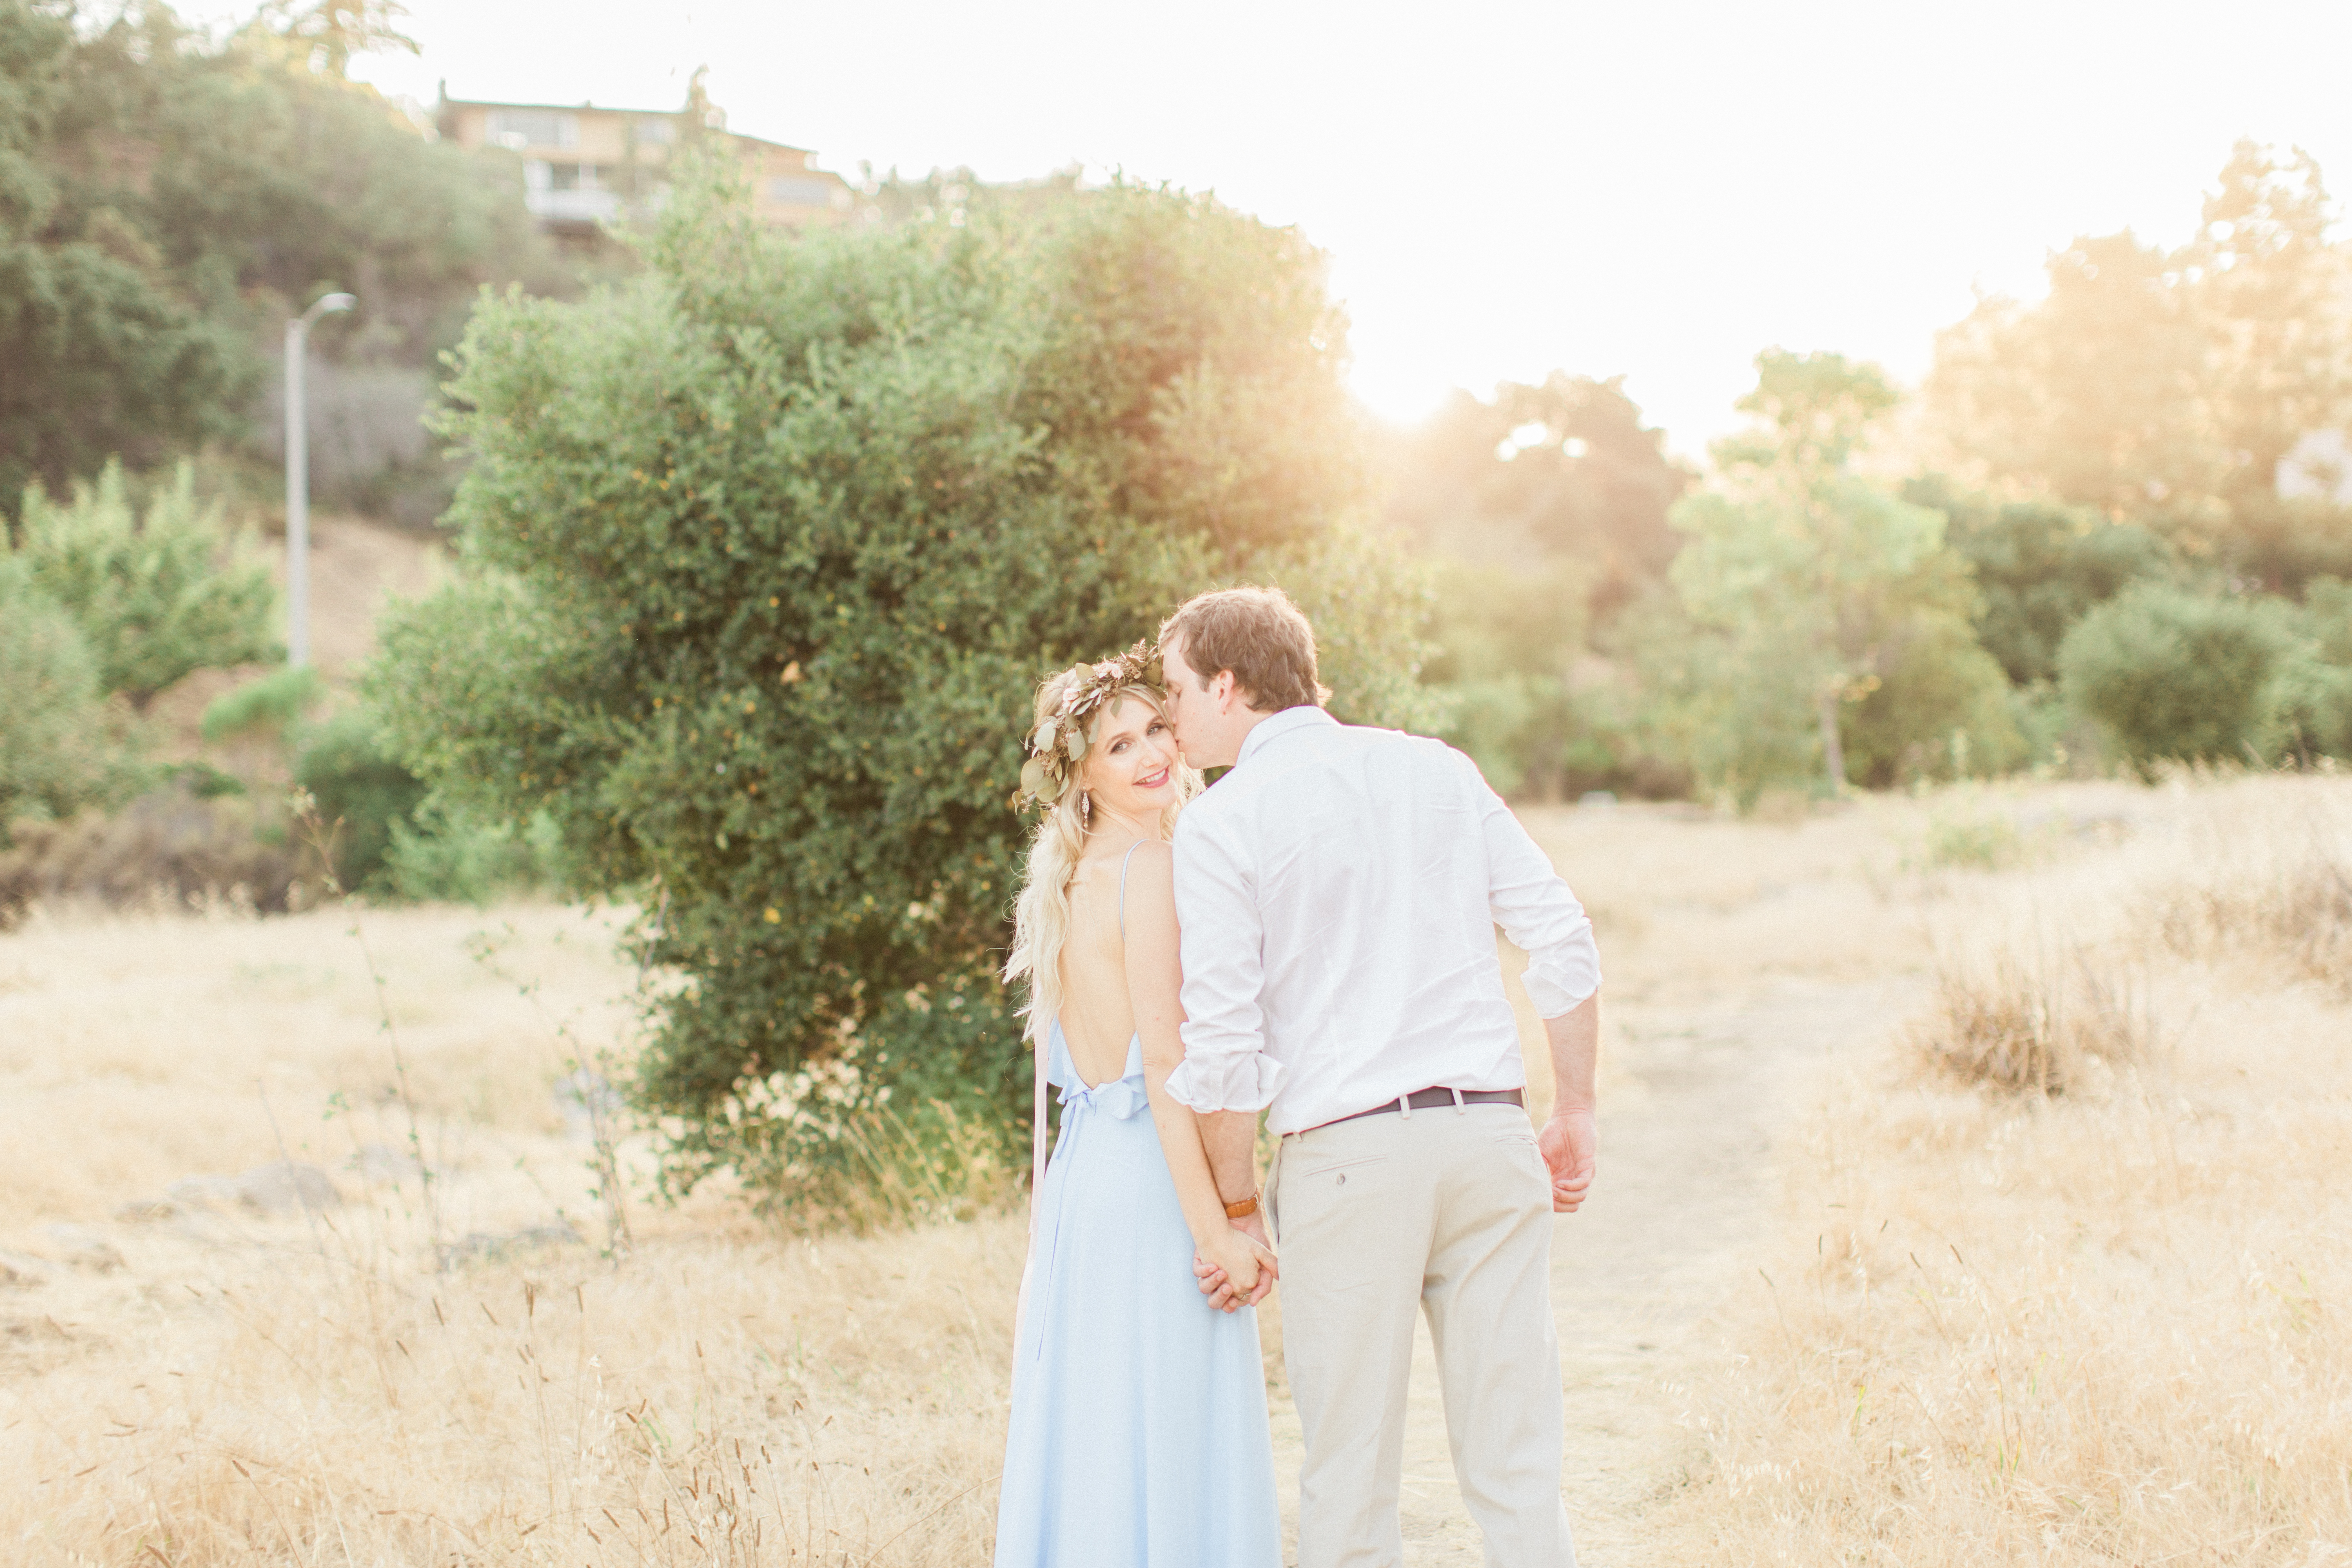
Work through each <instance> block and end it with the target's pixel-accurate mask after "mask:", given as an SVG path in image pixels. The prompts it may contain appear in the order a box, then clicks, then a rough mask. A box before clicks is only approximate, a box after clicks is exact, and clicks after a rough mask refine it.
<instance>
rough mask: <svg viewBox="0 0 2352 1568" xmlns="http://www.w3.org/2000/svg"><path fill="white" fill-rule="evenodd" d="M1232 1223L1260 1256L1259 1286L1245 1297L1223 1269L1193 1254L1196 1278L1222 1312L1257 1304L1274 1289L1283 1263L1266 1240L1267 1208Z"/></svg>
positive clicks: (1211, 1303) (1204, 1293) (1203, 1290)
mask: <svg viewBox="0 0 2352 1568" xmlns="http://www.w3.org/2000/svg"><path fill="white" fill-rule="evenodd" d="M1232 1223H1233V1227H1234V1230H1235V1231H1236V1232H1237V1233H1239V1234H1240V1235H1241V1236H1242V1237H1244V1238H1245V1239H1246V1240H1247V1242H1248V1244H1249V1245H1250V1247H1252V1248H1254V1249H1255V1251H1256V1253H1257V1255H1258V1270H1257V1285H1256V1288H1255V1289H1252V1290H1251V1291H1250V1292H1249V1293H1248V1294H1247V1295H1246V1296H1244V1295H1243V1294H1242V1293H1241V1292H1240V1291H1237V1290H1235V1289H1234V1286H1233V1281H1232V1280H1230V1279H1227V1278H1226V1277H1225V1271H1224V1270H1223V1269H1222V1268H1218V1267H1217V1266H1216V1265H1215V1264H1213V1263H1212V1262H1210V1261H1209V1260H1208V1259H1207V1258H1202V1256H1201V1255H1200V1254H1199V1253H1197V1252H1196V1253H1194V1254H1193V1255H1192V1277H1193V1278H1194V1279H1198V1280H1199V1281H1200V1282H1201V1294H1202V1295H1203V1296H1206V1297H1207V1298H1208V1299H1209V1305H1210V1306H1212V1307H1214V1308H1215V1309H1216V1310H1218V1311H1220V1312H1232V1311H1237V1310H1240V1309H1241V1308H1243V1307H1245V1306H1246V1307H1255V1306H1256V1305H1257V1304H1258V1303H1259V1302H1260V1301H1263V1300H1265V1299H1266V1297H1267V1296H1268V1295H1269V1294H1270V1293H1271V1292H1272V1291H1273V1289H1274V1281H1275V1277H1276V1275H1278V1274H1279V1273H1281V1271H1282V1265H1281V1263H1280V1262H1279V1261H1278V1260H1277V1259H1276V1257H1275V1253H1274V1246H1273V1244H1272V1243H1271V1242H1269V1241H1268V1240H1267V1239H1266V1234H1265V1213H1264V1211H1260V1212H1259V1213H1257V1214H1254V1215H1248V1216H1247V1217H1245V1218H1243V1219H1237V1220H1234V1221H1233V1222H1232Z"/></svg>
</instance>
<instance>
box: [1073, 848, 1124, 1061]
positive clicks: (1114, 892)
mask: <svg viewBox="0 0 2352 1568" xmlns="http://www.w3.org/2000/svg"><path fill="white" fill-rule="evenodd" d="M1132 853H1133V848H1132V847H1127V848H1122V849H1120V850H1119V851H1118V853H1117V854H1108V853H1105V854H1088V855H1087V856H1086V857H1085V858H1082V859H1080V860H1079V862H1078V865H1077V869H1076V871H1075V872H1074V873H1073V874H1072V875H1071V878H1070V931H1069V935H1068V937H1067V938H1066V940H1065V941H1064V942H1063V943H1062V1038H1063V1040H1064V1042H1065V1043H1066V1044H1067V1045H1068V1046H1069V1047H1070V1060H1071V1062H1072V1063H1073V1064H1074V1065H1075V1066H1076V1068H1077V1069H1078V1076H1079V1077H1081V1078H1083V1079H1086V1080H1087V1082H1088V1083H1089V1084H1097V1083H1102V1082H1105V1081H1106V1080H1108V1079H1115V1078H1119V1077H1122V1076H1124V1075H1125V1073H1126V1071H1127V1047H1128V1042H1129V1041H1130V1040H1131V1039H1133V1038H1134V1037H1135V1002H1134V999H1133V998H1132V997H1131V996H1129V994H1128V989H1127V942H1126V939H1125V937H1124V936H1123V935H1122V934H1121V932H1120V931H1119V885H1120V883H1121V882H1122V881H1123V880H1124V872H1125V869H1126V867H1127V864H1128V858H1129V855H1130V854H1132Z"/></svg>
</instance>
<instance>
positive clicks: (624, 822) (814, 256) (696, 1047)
mask: <svg viewBox="0 0 2352 1568" xmlns="http://www.w3.org/2000/svg"><path fill="white" fill-rule="evenodd" d="M963 216H965V217H966V221H965V222H964V223H963V224H961V226H950V224H948V223H947V222H945V221H940V222H935V223H934V222H925V223H918V224H912V225H908V226H903V227H896V228H893V227H887V226H858V227H851V228H844V229H838V230H832V231H827V232H824V233H818V234H812V235H809V236H806V237H803V238H801V239H799V240H796V241H795V240H792V239H789V238H786V237H781V236H777V235H773V234H771V233H769V232H768V231H766V230H765V229H763V228H762V227H761V226H759V225H758V224H757V223H756V221H754V220H753V219H752V218H751V216H750V214H749V211H748V210H747V208H746V207H745V205H743V204H742V202H741V193H740V190H723V189H720V188H718V187H717V186H716V185H715V184H697V183H695V182H693V181H688V182H685V183H683V184H681V185H680V186H679V187H678V189H677V192H676V194H675V195H674V197H673V199H672V201H671V203H670V204H669V206H668V207H667V210H666V212H665V214H664V216H663V218H662V220H661V224H660V227H659V229H658V230H657V231H656V234H655V235H654V237H652V239H651V240H650V242H649V246H648V251H647V255H648V260H649V263H650V267H649V271H648V274H647V275H646V277H645V278H643V279H637V280H634V281H632V282H630V283H628V284H625V285H624V286H620V287H616V288H614V289H608V290H605V291H602V292H600V293H597V294H595V295H593V296H592V297H591V298H590V299H588V300H586V301H584V302H582V303H580V304H560V303H552V302H548V301H543V300H525V299H520V298H514V297H509V298H507V299H502V300H486V301H485V302H484V303H483V304H482V306H480V307H479V308H478V310H477V312H476V315H475V317H474V320H473V322H472V325H471V327H470V328H469V330H468V332H467V338H466V342H465V343H464V345H463V347H462V348H461V349H460V350H459V351H458V353H457V374H456V377H455V379H454V381H453V383H452V385H451V392H452V395H453V401H454V405H455V407H456V408H457V410H458V412H457V413H456V414H455V415H454V416H452V417H451V418H450V420H449V422H448V426H447V433H448V434H449V435H451V436H453V437H456V438H457V440H458V441H460V442H462V443H463V444H464V445H465V446H466V447H467V448H468V449H469V453H470V457H471V466H470V468H468V471H467V477H466V479H465V481H464V484H463V486H462V488H461V489H460V490H459V492H458V499H457V506H456V508H455V510H454V512H453V514H452V518H451V521H452V522H453V523H454V525H455V527H456V528H457V531H458V533H459V538H460V554H461V569H460V571H459V573H458V574H457V577H456V579H455V580H454V581H453V582H452V583H451V584H450V585H449V586H447V587H446V588H445V589H444V590H443V591H441V592H440V593H439V594H437V595H434V596H433V597H431V598H428V599H426V600H425V601H424V602H422V603H421V604H418V605H414V606H410V607H408V608H406V609H404V610H403V611H401V612H399V613H397V614H396V615H394V616H393V617H392V618H391V620H390V622H389V623H388V625H387V626H386V627H385V630H384V641H383V647H384V652H383V656H382V658H380V660H379V662H378V666H377V668H376V672H375V674H374V675H373V678H372V680H373V684H372V691H373V697H374V700H376V701H377V702H378V704H379V705H380V707H381V709H382V710H383V712H384V713H385V714H386V715H387V717H388V721H389V724H390V730H391V737H392V741H393V742H394V750H395V751H396V752H397V753H398V754H399V755H401V756H402V757H404V759H406V760H407V761H408V762H409V763H411V764H412V765H413V766H415V768H416V769H417V771H418V772H419V773H420V774H421V775H422V776H423V777H424V778H425V780H426V781H427V782H428V784H431V785H432V786H434V788H435V789H436V791H437V792H438V793H439V794H440V795H441V796H442V797H443V798H444V799H445V800H446V801H447V802H448V803H449V805H450V806H451V807H452V808H455V809H465V810H471V811H478V812H479V813H480V814H481V815H483V816H488V817H491V818H496V819H503V820H526V819H529V818H530V816H532V815H533V814H534V813H538V812H541V811H543V812H545V813H546V814H547V816H549V817H550V818H551V820H552V821H553V822H555V823H556V824H557V825H558V826H559V827H560V829H561V831H562V839H563V843H564V847H565V852H566V855H567V857H568V858H569V859H570V864H571V866H572V868H573V869H572V876H573V877H574V879H576V881H577V883H578V884H580V885H582V886H583V887H585V888H586V889H591V890H596V891H605V892H611V893H614V894H618V895H626V896H634V897H639V898H641V899H642V900H643V902H644V907H645V908H646V910H647V914H646V918H645V920H644V921H643V923H642V924H641V926H640V928H639V930H638V932H637V940H636V944H635V945H636V950H637V952H639V953H640V954H641V956H642V957H644V958H645V959H646V960H647V961H649V962H651V963H655V964H657V965H662V966H667V967H669V968H671V969H673V970H674V971H675V972H676V973H677V974H678V975H679V976H680V977H681V982H682V983H681V984H680V986H679V988H678V989H677V992H676V993H675V994H674V995H672V996H670V997H669V999H668V1000H667V1003H666V1004H665V1005H664V1009H663V1012H662V1014H661V1016H660V1026H659V1029H658V1032H657V1034H656V1037H654V1039H653V1040H652V1041H651V1043H650V1045H649V1047H648V1049H647V1051H646V1056H645V1058H644V1067H643V1079H642V1081H641V1083H640V1085H639V1089H640V1093H641V1098H642V1100H643V1102H644V1103H645V1105H646V1107H647V1108H648V1109H650V1110H653V1111H656V1112H657V1113H660V1114H664V1115H667V1116H675V1117H677V1118H679V1119H681V1123H682V1125H683V1126H684V1128H685V1129H686V1130H685V1131H684V1132H683V1133H682V1134H681V1135H680V1137H679V1138H678V1139H677V1142H675V1143H674V1144H673V1146H672V1147H671V1149H670V1151H669V1153H670V1162H671V1163H670V1167H669V1169H670V1174H671V1177H672V1178H673V1179H674V1180H675V1181H677V1182H678V1183H680V1184H690V1183H691V1182H693V1181H694V1180H696V1179H698V1177H699V1176H700V1175H701V1174H702V1173H705V1172H707V1171H709V1170H710V1169H712V1168H714V1167H715V1166H717V1165H719V1164H731V1165H734V1166H736V1167H737V1168H739V1169H743V1170H746V1171H747V1172H751V1173H757V1174H759V1175H761V1176H762V1177H763V1178H764V1179H768V1180H771V1181H772V1182H773V1183H774V1184H776V1186H777V1187H778V1189H779V1190H792V1191H804V1190H806V1189H807V1187H808V1186H809V1184H813V1183H818V1182H822V1181H824V1180H829V1179H833V1177H834V1176H835V1175H837V1174H838V1173H841V1172H843V1171H845V1170H846V1169H847V1168H848V1166H847V1165H846V1164H845V1161H846V1160H847V1158H848V1156H847V1154H846V1152H845V1146H844V1144H843V1142H842V1138H841V1127H842V1126H843V1125H845V1123H843V1122H842V1121H841V1119H840V1117H838V1116H835V1115H833V1114H832V1113H831V1112H830V1111H827V1112H826V1113H825V1114H824V1115H817V1114H815V1113H814V1111H812V1110H811V1107H812V1106H813V1105H816V1104H818V1103H819V1102H820V1101H821V1102H822V1103H823V1104H824V1105H825V1106H830V1107H835V1108H836V1109H838V1108H846V1109H845V1110H843V1114H844V1115H846V1114H849V1112H850V1111H852V1110H856V1109H857V1108H859V1107H866V1108H873V1107H878V1106H879V1105H881V1104H883V1103H885V1102H886V1101H887V1103H889V1104H891V1105H893V1106H895V1107H898V1108H901V1109H902V1110H907V1111H908V1113H909V1114H914V1113H917V1112H919V1111H920V1110H921V1108H923V1107H924V1106H926V1105H927V1104H929V1103H930V1102H939V1103H941V1104H945V1105H949V1106H950V1107H957V1108H961V1109H959V1110H957V1111H956V1114H957V1115H959V1116H962V1117H965V1118H966V1121H965V1122H964V1123H963V1124H965V1125H1003V1124H1007V1123H1008V1122H1009V1119H1010V1117H1011V1116H1012V1115H1013V1111H1012V1110H1011V1108H1013V1107H1017V1106H1018V1105H1020V1103H1021V1102H1022V1100H1023V1098H1024V1092H1025V1091H1024V1087H1023V1086H1024V1084H1025V1081H1026V1074H1027V1058H1026V1056H1025V1054H1024V1051H1023V1049H1022V1047H1021V1045H1020V1043H1019V1031H1018V1029H1017V1027H1016V1026H1015V1023H1014V1020H1013V1017H1012V1007H1013V1000H1014V999H1013V998H1012V997H1010V996H1008V995H1007V994H1005V993H1004V992H1003V989H1002V988H1001V987H1000V985H999V984H998V983H997V982H996V980H995V978H994V971H995V966H996V964H997V963H998V962H999V961H1000V959H1001V954H1002V950H1003V945H1004V942H1006V940H1007V937H1008V934H1009V933H1008V931H1007V928H1006V920H1005V910H1006V908H1007V906H1008V904H1009V902H1010V900H1011V898H1012V895H1013V889H1014V884H1015V879H1016V877H1017V873H1018V868H1019V859H1020V848H1021V845H1022V843H1023V838H1024V825H1023V823H1022V822H1021V820H1020V819H1018V818H1016V817H1015V816H1013V813H1012V812H1011V811H1010V810H1009V809H1008V807H1007V804H1006V801H1007V795H1009V793H1010V791H1011V789H1012V787H1013V781H1014V779H1015V777H1016V774H1017V772H1018V767H1019V762H1020V752H1019V736H1020V733H1021V731H1022V730H1023V728H1024V720H1025V718H1026V716H1027V704H1028V702H1029V699H1030V693H1031V691H1032V689H1033V686H1034V681H1035V680H1036V679H1037V678H1038V677H1040V676H1041V675H1042V674H1044V673H1045V671H1047V670H1048V669H1050V668H1054V667H1055V666H1056V665H1066V664H1067V663H1069V662H1070V661H1071V660H1072V659H1073V658H1081V657H1085V658H1092V657H1098V656H1100V655H1102V654H1103V653H1106V652H1108V651H1110V650H1112V649H1115V648H1118V647H1124V646H1126V645H1127V644H1129V643H1131V642H1133V641H1135V640H1136V639H1137V638H1138V637H1143V636H1148V635H1149V634H1150V632H1151V631H1152V629H1153V628H1154V626H1155V625H1156V623H1157V620H1158V618H1159V616H1160V615H1161V614H1163V613H1164V612H1165V611H1166V610H1168V609H1169V608H1171V606H1172V605H1174V604H1175V603H1176V602H1177V601H1178V600H1179V599H1181V597H1182V596H1183V595H1186V594H1188V593H1190V592H1192V591H1194V590H1196V589H1199V588H1203V587H1207V586H1211V585H1213V584H1220V583H1229V582H1234V581H1237V580H1244V579H1255V580H1258V581H1272V582H1278V583H1281V584H1284V585H1286V586H1287V587H1289V588H1290V589H1291V590H1292V592H1293V593H1294V594H1296V595H1297V596H1298V598H1299V599H1300V601H1301V603H1302V604H1303V605H1305V606H1306V608H1307V611H1308V613H1309V614H1310V615H1312V616H1314V617H1315V620H1316V623H1317V626H1318V629H1319V630H1320V632H1321V633H1322V636H1323V638H1324V645H1325V648H1326V652H1327V658H1328V662H1327V664H1326V667H1325V668H1326V678H1327V679H1328V681H1329V683H1330V684H1331V686H1332V687H1333V688H1334V689H1335V690H1336V692H1337V698H1336V704H1335V705H1336V706H1337V707H1338V709H1339V710H1340V711H1341V712H1342V713H1343V714H1345V715H1346V716H1348V717H1349V718H1351V719H1359V720H1374V721H1412V720H1416V719H1417V718H1418V716H1419V711H1420V710H1418V709H1417V708H1416V707H1415V704H1416V703H1417V702H1420V701H1422V700H1423V698H1422V697H1421V695H1420V693H1419V692H1418V689H1417V687H1416V686H1415V683H1414V676H1415V673H1416V670H1415V664H1414V654H1415V648H1414V647H1413V645H1412V641H1411V635H1412V626H1414V625H1415V624H1416V623H1417V621H1418V619H1419V616H1420V605H1419V602H1418V600H1417V598H1416V596H1415V595H1414V594H1413V593H1412V590H1411V586H1410V584H1409V582H1408V580H1407V578H1406V576H1405V574H1404V572H1403V569H1402V565H1401V564H1400V563H1398V562H1397V561H1396V560H1395V559H1394V558H1392V557H1390V556H1388V555H1385V554H1383V553H1381V552H1379V551H1376V550H1374V549H1372V548H1371V547H1370V545H1368V544H1365V543H1363V542H1360V537H1359V536H1358V535H1356V534H1355V533H1353V532H1352V531H1350V524H1351V521H1352V520H1353V519H1354V517H1355V516H1356V515H1357V513H1358V510H1359V509H1360V506H1361V505H1362V504H1363V501H1364V496H1363V491H1362V480H1361V477H1360V476H1361V474H1362V472H1363V465H1362V463H1361V461H1360V459H1361V456H1362V454H1361V452H1360V447H1359V441H1360V433H1359V432H1360V426H1359V424H1358V421H1357V418H1356V416H1355V415H1354V413H1353V410H1352V409H1351V407H1350V405H1349V400H1348V397H1347V395H1346V392H1345V390H1344V388H1343V387H1342V384H1341V382H1340V377H1339V370H1340V366H1341V364H1342V363H1343V357H1344V354H1345V342H1344V322H1343V321H1342V319H1341V318H1340V316H1339V312H1338V311H1337V310H1335V308H1334V307H1333V306H1332V304H1331V302H1330V300H1328V297H1327V296H1326V294H1325V292H1324V289H1323V284H1322V275H1321V265H1320V260H1319V258H1318V257H1317V256H1316V254H1315V253H1314V252H1313V251H1311V250H1309V249H1308V248H1307V247H1306V246H1305V245H1304V244H1303V243H1302V242H1301V241H1300V240H1299V239H1298V238H1297V236H1296V235H1295V234H1293V233H1291V232H1289V231H1286V230H1279V229H1275V228H1271V227H1268V226H1265V225H1262V224H1259V223H1257V222H1255V220H1252V219H1249V218H1246V217H1244V216H1240V215H1237V214H1234V213H1232V212H1229V211H1227V210H1225V209H1223V208H1222V207H1219V206H1217V205H1215V204H1214V203H1213V202H1211V201H1208V200H1205V199H1196V198H1192V197H1188V196H1185V195H1180V194H1174V193H1168V192H1155V191H1146V190H1140V189H1137V188H1134V187H1131V186H1125V185H1120V186H1115V187H1113V188H1110V189H1108V190H1098V191H1087V192H1077V191H1066V192H1060V193H1037V194H1033V195H1029V196H1026V197H1024V199H1022V200H1021V201H1019V202H1018V203H1014V202H1013V201H1010V200H1005V201H997V200H994V199H992V198H989V197H988V195H987V194H986V193H982V194H981V195H977V196H975V198H974V200H973V202H972V204H971V206H970V208H969V209H968V210H966V211H965V212H964V214H963ZM796 1084H798V1085H801V1086H802V1088H801V1089H794V1088H793V1086H794V1085H796ZM762 1086H766V1087H762ZM775 1086H782V1087H781V1088H777V1087H775ZM811 1086H814V1087H811ZM803 1091H804V1092H803ZM809 1096H815V1097H816V1099H815V1100H810V1099H809V1098H808V1097H809ZM827 1097H831V1098H827ZM992 1118H996V1119H998V1120H997V1121H992V1120H991V1119H992Z"/></svg>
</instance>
